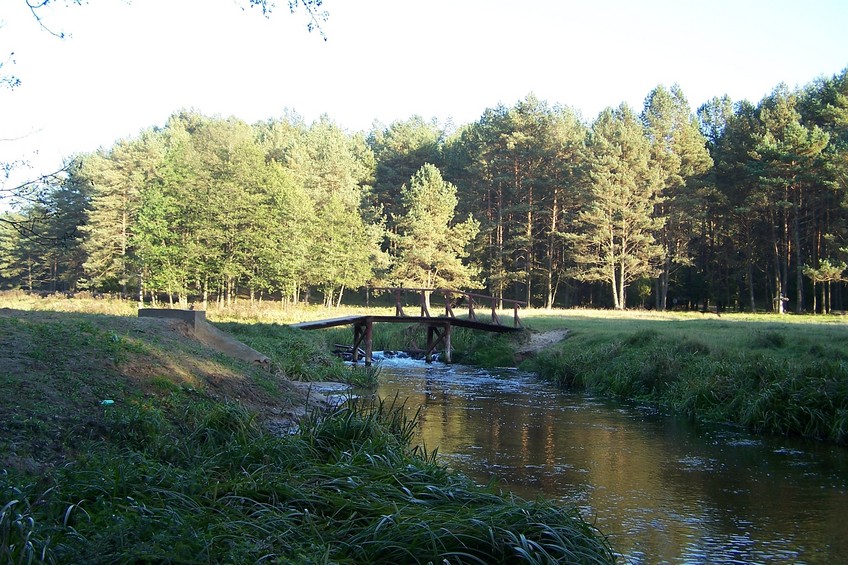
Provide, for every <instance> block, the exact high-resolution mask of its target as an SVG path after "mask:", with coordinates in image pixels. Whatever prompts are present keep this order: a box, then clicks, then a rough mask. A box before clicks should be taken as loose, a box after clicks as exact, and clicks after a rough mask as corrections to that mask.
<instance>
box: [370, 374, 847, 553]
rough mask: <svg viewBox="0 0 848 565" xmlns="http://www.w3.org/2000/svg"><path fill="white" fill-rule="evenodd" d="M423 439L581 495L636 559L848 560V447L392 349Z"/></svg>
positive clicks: (516, 485)
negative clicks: (767, 433) (704, 421)
mask: <svg viewBox="0 0 848 565" xmlns="http://www.w3.org/2000/svg"><path fill="white" fill-rule="evenodd" d="M382 374H383V376H382V380H383V382H382V384H381V385H380V388H379V390H378V394H379V395H380V396H383V397H394V396H395V394H396V393H397V394H398V395H399V396H400V398H408V401H407V407H408V409H410V410H411V411H414V410H415V409H417V408H418V406H421V411H420V413H419V434H420V441H422V442H423V443H424V445H425V446H426V447H427V448H428V449H433V448H436V447H438V449H439V453H440V456H441V457H442V460H443V461H445V462H446V463H448V464H449V465H450V466H452V467H454V468H456V469H458V470H461V471H463V472H465V473H467V474H469V475H471V476H473V477H475V478H476V479H477V480H479V481H481V482H487V481H489V480H491V479H497V480H498V481H499V484H501V485H502V486H503V487H504V488H506V489H509V490H511V491H513V492H515V493H516V494H519V495H521V496H523V497H525V498H535V497H538V496H545V497H547V498H552V499H557V500H563V501H568V502H570V503H574V504H576V505H578V506H579V507H580V508H581V509H582V511H583V513H584V515H585V516H586V517H587V518H588V519H590V520H595V521H596V523H597V524H598V526H599V527H600V528H601V530H602V531H604V532H605V533H607V534H608V535H609V536H610V539H611V542H612V544H613V546H614V548H615V549H616V550H617V551H618V552H620V553H621V554H622V556H623V559H624V560H625V561H628V562H632V563H656V562H675V563H684V562H685V563H701V562H725V563H733V562H736V563H757V562H793V563H798V562H806V563H837V562H840V563H848V541H846V537H848V536H846V534H848V523H846V518H845V510H846V509H848V450H845V449H840V448H834V447H830V446H821V445H811V444H807V443H800V442H793V441H790V440H786V439H773V438H760V437H753V436H750V435H748V434H746V433H744V432H742V431H740V430H738V429H735V428H727V427H718V428H705V427H696V426H694V425H692V424H691V423H689V422H688V421H686V420H683V419H680V418H672V417H667V416H664V415H662V414H658V413H657V412H656V411H654V410H650V409H646V408H640V407H630V406H621V405H615V404H610V403H607V402H603V401H600V400H598V399H594V398H591V397H586V396H581V395H575V394H567V393H563V392H561V391H559V390H556V389H554V388H552V387H550V386H548V385H547V384H545V383H541V382H539V381H538V380H536V379H535V378H534V377H532V376H530V375H526V374H523V373H520V372H518V371H515V370H499V371H494V372H488V371H483V370H479V369H474V368H469V367H460V366H454V367H447V366H444V365H438V364H436V365H432V366H426V365H424V364H423V363H419V362H414V361H410V360H386V361H384V362H383V371H382Z"/></svg>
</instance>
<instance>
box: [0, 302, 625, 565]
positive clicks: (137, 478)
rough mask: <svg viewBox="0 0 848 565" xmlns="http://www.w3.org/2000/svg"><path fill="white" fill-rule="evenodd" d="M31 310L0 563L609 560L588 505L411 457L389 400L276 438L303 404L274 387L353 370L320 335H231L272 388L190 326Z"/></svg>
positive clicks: (5, 426) (18, 315) (18, 339)
mask: <svg viewBox="0 0 848 565" xmlns="http://www.w3.org/2000/svg"><path fill="white" fill-rule="evenodd" d="M27 300H32V298H31V297H27ZM36 300H44V301H45V302H33V303H31V304H28V303H22V304H17V306H18V308H15V310H14V311H12V312H9V311H2V312H0V314H2V315H0V346H2V347H0V562H2V563H7V562H8V563H42V562H44V563H93V564H97V563H153V562H155V563H162V562H168V563H255V562H259V561H263V562H274V563H374V562H394V563H428V562H433V563H556V562H585V563H611V562H613V561H614V558H613V555H612V553H611V550H610V548H609V546H608V545H607V543H606V541H605V539H604V537H603V536H602V535H601V534H600V533H599V532H597V531H596V530H595V529H593V528H592V527H591V526H590V525H588V524H587V523H586V522H584V521H583V520H582V519H581V517H580V515H579V513H578V512H577V510H576V509H574V508H570V507H563V506H561V505H556V504H552V503H547V502H542V501H537V502H529V501H524V500H520V499H518V498H514V497H512V496H510V495H507V494H503V493H501V492H499V491H497V490H496V489H495V488H494V487H479V486H477V485H475V484H474V483H473V482H472V481H470V480H469V479H468V478H466V477H464V476H462V475H458V474H455V473H452V472H450V471H449V470H448V469H446V468H445V467H444V466H442V465H440V464H439V463H438V462H437V460H436V458H435V454H434V453H432V452H431V453H427V452H425V451H424V450H423V449H420V448H417V447H416V446H413V445H411V444H410V443H409V441H410V440H411V438H412V437H413V425H412V421H413V420H410V419H407V418H406V416H405V414H406V412H405V410H402V409H401V408H400V407H397V406H393V405H392V404H391V403H390V404H385V403H376V404H357V403H355V402H352V403H349V404H346V405H344V406H343V407H340V408H338V409H336V410H334V411H332V412H330V413H323V412H309V413H308V415H307V416H306V417H303V418H302V419H300V420H298V421H297V423H298V424H299V425H298V426H297V427H296V432H294V433H281V430H282V429H284V428H285V430H287V431H290V430H291V428H286V426H285V422H281V421H280V420H281V419H282V420H285V418H286V417H287V415H288V414H289V411H297V409H298V408H302V407H303V405H304V396H303V395H304V394H306V393H305V392H303V391H302V390H301V389H300V387H297V386H295V385H293V384H292V383H290V382H289V381H288V380H286V379H283V378H280V373H282V372H285V373H286V374H287V375H288V376H291V377H295V378H301V379H304V380H314V379H321V380H326V379H334V380H339V378H337V377H343V376H345V375H350V374H351V370H350V368H349V367H347V366H345V365H344V364H342V363H340V362H339V361H338V360H337V359H335V358H333V357H332V356H330V355H329V354H328V353H327V351H328V348H327V347H326V345H325V343H324V341H323V339H324V337H323V336H321V334H320V333H319V332H312V333H310V332H302V331H300V332H295V331H293V330H290V329H289V328H284V327H283V326H280V325H279V324H277V325H274V324H273V323H271V322H262V323H256V322H255V321H253V323H248V322H247V321H245V320H242V321H238V322H236V321H230V322H221V321H220V320H219V321H218V323H219V324H220V325H221V326H223V327H224V329H225V330H228V331H232V332H233V333H235V334H237V337H239V338H241V339H243V340H244V341H247V342H248V343H249V344H252V345H254V346H256V347H257V348H258V349H260V350H261V351H263V352H266V353H268V354H269V355H271V356H272V359H273V360H274V364H275V366H276V367H277V368H279V369H281V371H280V372H276V373H274V372H272V373H268V372H264V371H262V370H261V369H259V368H256V367H254V366H252V365H250V364H247V363H244V362H240V361H237V360H234V359H231V358H228V357H226V356H224V355H223V354H220V353H217V352H214V351H212V350H209V349H208V348H206V347H205V346H203V345H202V344H200V343H199V342H196V341H194V340H193V339H191V338H190V337H188V336H187V335H186V333H185V332H184V330H181V329H180V327H179V326H178V325H173V324H169V323H164V322H162V321H161V320H153V319H139V318H136V317H135V316H131V315H120V314H116V313H114V312H112V313H109V312H107V311H105V310H108V309H105V308H104V309H102V310H98V313H97V314H87V313H83V312H80V311H79V310H80V308H81V307H80V305H79V304H77V303H74V301H64V302H63V301H62V300H60V299H58V298H57V299H55V301H54V302H53V303H54V304H57V305H59V306H61V307H63V308H65V307H67V308H66V309H65V310H61V311H51V310H49V309H48V308H46V306H47V305H48V301H49V300H50V299H36ZM70 303H74V304H70ZM12 307H13V308H14V306H12ZM57 307H58V306H57ZM109 308H114V309H115V310H119V308H117V307H116V305H115V304H110V305H109ZM460 339H465V338H460ZM374 373H375V371H374V370H372V371H371V373H370V374H368V375H366V376H367V377H369V378H371V379H373V378H374ZM103 400H111V401H113V403H107V404H103V403H102V401H103Z"/></svg>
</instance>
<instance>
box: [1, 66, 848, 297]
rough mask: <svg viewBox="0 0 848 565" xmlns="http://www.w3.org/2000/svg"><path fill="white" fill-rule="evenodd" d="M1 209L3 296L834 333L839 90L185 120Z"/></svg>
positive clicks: (842, 243) (842, 92) (842, 270)
mask: <svg viewBox="0 0 848 565" xmlns="http://www.w3.org/2000/svg"><path fill="white" fill-rule="evenodd" d="M7 172H8V167H7ZM6 191H7V192H9V190H8V189H6ZM11 192H13V193H14V197H8V198H6V200H7V201H12V200H13V201H14V202H13V204H14V206H13V207H11V208H10V207H9V206H7V207H6V210H7V211H6V212H4V213H3V215H2V216H0V249H2V251H0V286H2V288H5V289H24V290H30V291H38V292H68V293H74V292H81V291H88V292H91V293H120V294H122V295H124V296H127V297H137V298H138V299H139V300H141V301H144V302H153V303H157V302H161V303H173V304H188V303H196V304H203V305H207V304H208V303H210V302H217V303H218V304H221V305H226V304H230V303H232V302H233V301H234V300H236V299H238V300H251V301H259V300H275V301H282V302H283V303H295V302H304V301H308V302H321V301H323V302H324V304H325V305H327V306H334V305H338V304H341V303H342V301H343V299H345V298H350V297H351V296H352V295H359V296H361V295H362V294H363V292H364V290H365V289H366V288H368V287H383V286H400V285H403V286H406V287H427V288H453V289H462V290H474V289H479V291H481V292H486V293H491V294H492V295H494V296H496V297H499V298H503V299H507V298H508V299H517V300H522V301H526V302H528V303H529V304H530V305H531V306H532V307H537V308H553V307H562V308H569V307H599V308H616V309H624V308H646V309H658V310H664V309H701V310H711V311H717V312H718V311H722V310H727V311H748V312H751V311H759V312H779V313H783V312H795V313H803V312H807V313H809V312H817V313H827V312H830V311H841V310H845V308H846V304H845V300H846V299H848V296H845V294H844V291H845V281H846V277H847V275H846V262H848V69H846V71H842V72H841V73H840V74H838V75H836V76H833V77H830V78H824V77H822V78H818V79H815V80H813V81H812V82H810V83H809V84H807V85H805V86H803V87H800V88H795V89H792V88H789V87H788V86H786V85H778V86H776V87H775V88H774V90H773V91H772V92H771V94H769V95H767V96H766V97H765V98H763V99H762V100H760V101H759V102H758V103H751V102H748V101H744V100H743V101H733V100H731V99H729V98H728V97H727V96H724V97H716V98H713V99H712V100H709V101H708V102H706V103H705V104H703V105H702V106H700V107H699V108H697V109H693V108H692V107H691V106H690V104H689V102H688V101H687V99H686V96H685V95H684V93H683V92H682V91H681V89H680V88H679V87H678V86H672V87H670V88H668V87H665V86H658V87H656V88H655V89H654V90H653V91H651V92H649V93H648V94H647V95H646V97H645V101H644V105H643V107H642V108H632V107H630V106H628V105H627V104H622V105H620V106H619V107H616V108H608V109H606V110H604V111H603V112H601V113H600V114H599V115H598V116H597V117H596V118H594V120H592V121H587V120H585V119H584V118H583V117H582V116H581V115H580V113H579V111H578V110H576V109H573V108H570V107H568V106H564V105H558V104H550V103H548V102H546V101H544V100H539V99H537V98H536V97H535V96H534V95H532V94H530V95H528V96H527V97H526V98H524V99H523V100H520V101H518V102H517V103H515V104H514V105H513V106H505V105H501V106H497V107H495V108H489V109H486V110H485V111H484V112H483V113H482V115H481V116H480V118H479V119H478V120H477V121H475V122H473V123H470V124H465V125H462V126H460V127H453V126H450V127H449V128H445V127H443V126H441V125H439V123H438V122H437V121H436V120H432V121H427V120H425V119H423V118H421V117H418V116H413V117H410V118H409V119H407V120H404V121H397V122H394V123H391V124H389V125H384V124H375V126H374V127H373V128H372V130H371V131H369V132H357V133H350V132H347V131H346V130H344V129H343V128H342V127H340V126H339V125H337V124H336V123H334V122H333V121H332V120H331V119H330V118H328V117H323V118H321V119H320V120H317V121H315V122H313V123H311V124H310V123H306V122H305V121H304V120H303V119H302V118H300V117H298V116H297V115H296V114H293V113H290V114H286V115H284V116H283V117H282V118H279V119H276V118H275V119H269V120H268V121H264V122H261V123H255V124H248V123H245V122H243V121H241V120H239V119H236V118H222V117H218V116H214V117H210V116H206V115H203V114H201V113H199V112H196V111H192V110H184V111H180V112H177V113H175V114H173V115H172V116H170V117H169V118H168V119H167V121H166V122H165V123H164V125H160V126H155V127H150V128H149V129H146V130H144V131H142V132H140V133H139V134H138V135H137V136H135V137H133V138H130V139H122V140H120V141H117V142H115V143H114V145H112V146H111V147H108V148H103V149H101V150H98V151H96V152H92V153H89V154H82V155H77V156H75V157H73V158H72V159H70V160H69V162H68V163H67V165H66V167H65V169H64V170H63V171H61V172H60V173H59V174H56V175H49V176H46V177H43V178H41V179H38V180H37V181H33V182H31V183H26V184H24V185H22V186H17V187H15V188H14V189H13V190H12V191H11ZM7 203H8V202H7Z"/></svg>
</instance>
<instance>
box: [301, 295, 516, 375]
mask: <svg viewBox="0 0 848 565" xmlns="http://www.w3.org/2000/svg"><path fill="white" fill-rule="evenodd" d="M373 290H377V291H385V292H390V293H392V294H393V295H394V297H395V315H394V316H391V315H383V316H378V315H357V316H343V317H341V318H331V319H328V320H315V321H314V322H302V323H300V324H293V325H292V326H291V327H293V328H300V329H302V330H318V329H324V328H332V327H335V326H346V325H348V324H350V325H352V326H353V348H352V354H353V362H354V363H356V362H358V361H359V358H360V357H364V361H365V365H366V366H369V365H371V361H372V353H373V349H372V341H373V340H372V336H373V332H372V330H373V326H374V324H375V323H377V322H388V323H394V324H422V325H425V326H426V327H427V349H426V350H425V354H424V358H425V360H426V361H427V362H428V363H430V362H432V360H433V354H434V353H435V352H436V350H437V349H438V348H439V347H441V348H442V351H443V353H444V360H445V362H446V363H450V362H451V329H452V328H453V327H454V326H459V327H462V328H471V329H475V330H482V331H487V332H497V333H507V332H516V331H521V330H523V329H524V328H523V326H522V325H521V320H520V319H519V317H518V310H519V308H520V307H521V306H524V305H525V303H524V302H521V301H519V300H507V299H498V298H496V297H494V296H487V295H484V294H474V293H472V292H460V291H457V290H446V289H439V288H375V289H373ZM408 293H415V294H416V295H417V297H418V303H419V304H418V306H417V307H418V308H420V313H419V315H409V314H407V313H406V312H404V304H405V303H406V300H405V296H406V295H407V294H408ZM434 295H436V296H439V297H441V298H443V300H444V314H441V313H439V314H438V315H433V314H432V313H431V298H432V297H433V296H434ZM502 303H504V304H509V305H511V306H512V310H513V316H512V318H513V320H512V325H505V324H504V323H503V322H502V321H501V318H500V316H499V315H498V306H499V305H500V304H502ZM487 307H488V309H490V311H491V313H490V316H488V317H489V320H484V319H481V318H480V316H479V315H478V312H479V311H480V310H481V309H485V308H487ZM456 310H461V311H463V313H464V311H465V310H467V315H466V317H463V318H460V317H457V315H456ZM363 352H364V355H363Z"/></svg>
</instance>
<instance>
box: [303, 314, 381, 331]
mask: <svg viewBox="0 0 848 565" xmlns="http://www.w3.org/2000/svg"><path fill="white" fill-rule="evenodd" d="M367 317H368V316H344V317H342V318H329V319H327V320H314V321H312V322H300V323H299V324H291V325H290V326H289V327H291V328H298V329H301V330H322V329H324V328H333V327H336V326H346V325H348V324H354V323H356V322H360V321H364V320H365V318H367Z"/></svg>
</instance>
